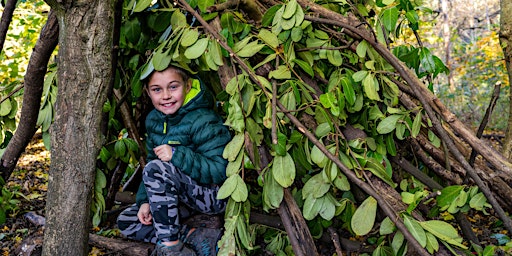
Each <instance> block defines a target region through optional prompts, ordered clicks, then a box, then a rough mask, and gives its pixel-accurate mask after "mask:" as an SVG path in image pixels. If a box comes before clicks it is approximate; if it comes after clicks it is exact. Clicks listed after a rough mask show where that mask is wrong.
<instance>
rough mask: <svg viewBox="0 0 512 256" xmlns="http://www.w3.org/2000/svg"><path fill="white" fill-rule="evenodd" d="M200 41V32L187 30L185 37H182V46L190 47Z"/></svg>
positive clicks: (184, 33)
mask: <svg viewBox="0 0 512 256" xmlns="http://www.w3.org/2000/svg"><path fill="white" fill-rule="evenodd" d="M197 39H199V32H198V31H197V30H195V29H185V31H184V32H183V35H182V36H181V41H180V44H181V45H182V46H183V47H189V46H191V45H193V44H194V43H195V42H197Z"/></svg>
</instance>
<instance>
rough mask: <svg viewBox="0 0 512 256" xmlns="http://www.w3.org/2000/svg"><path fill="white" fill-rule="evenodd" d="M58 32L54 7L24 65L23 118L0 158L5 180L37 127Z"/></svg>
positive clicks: (0, 173)
mask: <svg viewBox="0 0 512 256" xmlns="http://www.w3.org/2000/svg"><path fill="white" fill-rule="evenodd" d="M58 33H59V25H58V23H57V17H56V16H55V13H54V12H53V11H50V13H49V15H48V20H47V21H46V25H45V26H44V27H43V29H42V30H41V35H40V36H39V39H38V41H37V43H36V45H35V47H34V51H33V52H32V55H31V56H30V61H29V63H28V67H27V75H26V76H25V86H24V87H25V93H24V94H23V103H22V107H21V117H20V120H23V122H19V126H18V128H17V129H16V132H15V133H14V136H13V137H12V139H11V141H9V145H7V148H6V149H5V152H4V154H3V155H2V159H1V160H0V176H1V177H2V178H3V179H4V180H7V179H8V178H9V176H11V173H12V171H13V170H14V167H16V163H18V159H19V158H20V156H21V153H23V151H24V150H25V148H26V147H27V145H28V143H29V142H30V140H31V139H32V137H33V136H34V133H35V132H36V130H37V127H36V123H37V115H38V113H39V108H40V106H41V96H42V94H43V84H44V76H45V75H46V70H47V68H46V67H47V65H48V61H49V60H50V57H51V55H52V53H53V50H55V47H56V46H57V41H58Z"/></svg>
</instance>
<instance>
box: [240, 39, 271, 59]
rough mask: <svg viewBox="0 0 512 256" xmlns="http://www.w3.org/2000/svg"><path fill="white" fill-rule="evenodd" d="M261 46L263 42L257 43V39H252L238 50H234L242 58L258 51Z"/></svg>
mask: <svg viewBox="0 0 512 256" xmlns="http://www.w3.org/2000/svg"><path fill="white" fill-rule="evenodd" d="M263 47H265V45H264V44H259V43H258V41H252V42H250V43H249V44H247V45H246V46H245V47H243V48H242V49H240V51H238V52H236V54H237V55H238V56H240V57H242V58H249V57H252V56H253V55H254V54H256V53H258V52H259V51H260V50H261V49H262V48H263Z"/></svg>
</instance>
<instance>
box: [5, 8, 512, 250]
mask: <svg viewBox="0 0 512 256" xmlns="http://www.w3.org/2000/svg"><path fill="white" fill-rule="evenodd" d="M418 6H419V5H418ZM423 6H424V7H426V8H428V9H430V10H432V12H428V11H425V12H419V13H420V19H419V27H420V29H418V30H417V31H416V32H417V33H418V34H417V35H415V34H414V33H413V32H411V31H407V30H405V29H404V31H403V35H402V36H400V37H397V38H396V42H393V43H394V44H397V45H400V44H405V45H407V44H410V42H411V41H415V40H416V39H415V38H421V43H422V44H423V46H425V47H427V48H428V49H430V51H431V52H432V54H433V55H435V56H438V57H439V58H440V59H441V60H442V61H443V62H444V64H445V65H446V67H447V68H448V70H450V72H449V73H448V74H447V73H440V74H439V75H437V76H436V77H435V80H434V82H433V83H432V84H431V85H430V86H432V88H431V89H432V90H433V92H434V93H435V95H436V96H437V97H438V98H439V99H440V100H441V101H442V102H443V103H444V104H445V105H446V106H447V107H448V108H449V109H450V110H451V111H452V112H453V113H454V114H455V115H456V116H457V118H459V119H460V120H461V121H462V122H463V123H464V124H465V125H467V126H468V127H470V128H471V129H472V130H473V131H475V132H476V130H477V128H478V127H479V125H480V123H481V122H482V120H485V119H486V117H485V113H486V110H487V109H488V106H489V102H490V101H491V98H493V93H494V94H495V95H494V99H496V100H497V101H496V104H495V108H494V112H492V114H491V115H490V117H487V118H488V124H487V126H486V129H485V132H484V135H483V136H484V138H487V139H488V140H487V142H488V143H490V144H491V145H492V146H493V147H495V148H496V149H498V150H500V149H501V148H500V147H501V145H500V141H501V140H503V139H504V132H505V130H506V129H507V126H508V124H507V122H508V112H509V106H510V97H509V96H510V95H509V93H510V90H509V89H510V88H509V82H508V77H507V71H506V67H505V62H504V61H503V58H504V57H503V50H502V48H501V46H500V42H499V38H498V36H499V30H500V26H499V18H500V15H499V13H500V3H499V1H461V0H451V1H447V0H440V1H434V2H428V1H427V2H425V3H423ZM422 8H423V7H422ZM420 10H421V9H420ZM425 10H426V9H425ZM49 13H50V8H49V6H48V5H47V4H46V3H44V2H43V1H29V0H27V1H19V2H18V3H17V7H16V9H15V12H14V16H13V19H12V22H11V24H10V27H9V31H8V33H7V37H6V40H5V44H4V46H3V49H2V52H1V55H0V57H1V59H0V60H1V61H0V70H1V71H0V81H2V84H1V85H0V99H2V100H3V101H2V105H1V109H0V114H1V113H3V112H6V113H7V114H4V115H2V116H5V115H11V114H10V113H15V114H16V117H17V118H19V112H18V111H13V110H12V109H9V110H7V103H5V102H9V105H10V106H9V108H12V106H14V105H17V106H18V108H21V100H22V97H23V87H22V86H23V84H24V78H25V74H26V72H27V66H28V64H29V58H30V56H31V54H32V49H33V48H34V46H35V43H36V41H37V39H38V36H39V31H41V29H42V27H43V25H44V24H45V23H46V20H47V16H48V14H49ZM56 58H57V57H56V56H55V55H53V56H52V59H51V60H50V65H49V67H48V73H47V75H46V79H45V84H44V88H45V91H44V93H43V97H44V98H43V101H42V102H43V104H42V105H41V110H40V112H41V113H45V114H40V115H39V118H38V125H40V130H39V132H38V135H37V136H36V137H35V139H34V140H33V143H32V144H31V145H32V150H33V151H32V150H31V149H30V148H28V149H27V152H26V154H25V156H24V157H23V158H22V159H21V160H20V162H19V165H18V167H17V169H16V171H15V172H14V173H13V174H12V175H11V178H10V180H8V181H7V185H6V186H5V187H4V188H3V189H2V201H1V202H0V210H1V211H0V213H3V214H5V215H4V216H3V217H2V216H1V215H0V217H2V218H0V222H3V223H4V224H3V225H2V226H0V228H1V229H0V242H1V244H2V246H3V248H2V250H3V251H4V254H6V255H9V253H12V252H13V251H14V250H16V249H17V250H20V249H19V248H21V247H22V245H30V246H32V251H31V253H35V250H37V249H38V248H39V249H40V246H41V243H42V241H41V239H42V238H41V232H42V231H41V227H39V226H37V225H35V224H34V223H33V222H31V221H29V219H30V218H28V217H27V216H25V217H23V216H24V214H25V213H26V212H30V213H36V214H38V215H41V216H44V214H45V212H44V210H43V207H44V204H45V200H46V198H45V192H46V189H47V184H46V182H47V179H48V168H49V159H50V155H49V153H48V151H46V150H44V145H43V143H42V141H44V142H45V143H46V144H48V142H49V140H50V138H49V134H48V133H47V131H48V129H49V127H50V124H51V122H52V120H53V115H51V114H49V113H53V112H52V111H53V109H52V107H50V103H52V102H53V103H54V102H55V100H56V99H55V97H56V94H57V91H56V90H57V89H56V87H55V83H56V82H55V79H56V77H57V72H56V70H57V65H56V64H55V63H56ZM127 63H128V65H132V64H133V63H131V62H127ZM133 65H135V64H133ZM496 85H503V86H502V87H501V90H499V94H498V95H496V92H497V91H496V88H497V87H496ZM118 96H119V95H118ZM119 98H123V96H122V95H121V96H119ZM119 98H118V99H119ZM6 99H7V100H6ZM13 100H14V101H16V102H17V103H12V101H13ZM109 104H112V105H111V106H110V105H109ZM114 104H115V103H114V102H111V101H107V104H105V106H104V110H105V112H106V113H108V111H109V109H110V108H114ZM5 120H7V119H5ZM17 121H18V122H22V121H19V120H17ZM2 125H3V128H4V129H5V128H9V127H15V124H13V123H10V122H3V123H2ZM109 125H112V126H116V125H117V126H120V124H116V123H112V124H109ZM12 135H13V134H12V133H10V132H6V133H3V134H2V136H3V137H2V141H1V142H2V143H0V144H1V145H0V155H1V154H2V153H3V151H4V150H5V147H6V146H7V143H8V142H9V139H10V138H11V137H12ZM117 136H118V140H117V141H110V143H111V146H112V148H115V149H113V150H114V151H115V152H116V154H118V153H119V151H122V152H124V153H123V154H119V155H118V156H117V157H116V160H117V161H110V159H112V158H113V157H112V158H111V156H110V155H109V153H107V152H105V151H104V150H103V149H102V151H101V152H100V156H99V158H100V160H101V161H103V162H104V163H99V165H100V166H101V165H102V164H103V165H105V166H106V167H104V168H105V170H107V169H109V170H114V169H119V168H121V169H123V168H124V169H127V170H128V172H127V173H125V174H124V176H123V177H121V179H122V182H123V183H124V182H126V181H127V179H128V178H129V177H130V175H131V172H133V171H134V170H135V169H136V165H135V164H133V162H132V161H133V159H135V161H136V160H137V156H136V155H135V154H134V153H133V152H132V151H135V150H131V149H133V148H136V147H137V145H136V143H135V142H133V141H130V140H129V139H128V133H127V132H120V133H119V134H118V135H117ZM119 142H121V143H119ZM123 147H124V148H125V149H122V148H123ZM107 148H108V147H105V150H106V149H107ZM30 157H40V158H39V159H35V160H32V161H30V160H29V163H28V164H25V163H24V161H27V159H30ZM130 159H131V160H130ZM120 162H125V164H120ZM103 175H104V174H103ZM245 178H246V182H247V183H249V182H255V183H257V182H258V181H257V179H258V178H257V177H253V176H250V175H247V176H246V177H245ZM251 179H254V180H251ZM437 179H442V178H439V177H437ZM99 180H100V181H102V182H99ZM109 182H110V181H107V178H106V177H103V176H102V174H96V184H95V193H96V194H95V195H96V197H95V199H93V200H94V201H93V203H92V204H93V206H92V209H91V213H92V214H91V215H92V218H91V221H92V223H93V226H94V227H95V228H94V229H93V230H92V231H91V232H95V233H96V234H99V235H104V236H108V237H117V235H118V234H117V233H116V230H115V229H112V228H111V227H112V226H110V225H111V224H112V222H111V220H109V219H108V218H109V216H105V211H106V210H108V211H107V215H108V214H115V212H116V211H115V210H113V211H112V212H110V210H111V209H114V208H115V206H113V205H108V201H109V200H108V198H109V195H108V193H109V192H110V191H106V183H109ZM103 183H105V184H103ZM460 189H462V187H456V188H455V189H454V190H456V191H457V193H458V192H460ZM464 189H470V187H467V188H464ZM413 192H414V191H413ZM415 192H418V191H415ZM98 193H99V195H98ZM354 193H355V192H354ZM422 193H423V192H422ZM422 193H420V194H422ZM468 194H472V196H475V194H476V190H473V191H472V190H471V189H470V190H469V191H468ZM411 195H414V193H412V194H411ZM110 196H111V195H110ZM232 196H233V195H232ZM402 196H403V197H404V195H402ZM423 196H424V197H422V198H421V200H424V201H425V200H428V198H427V197H432V196H435V195H431V194H428V195H427V194H425V195H423ZM413 197H414V196H413ZM104 198H106V199H104ZM466 199H467V198H466ZM102 200H103V201H102ZM403 200H404V201H405V202H408V203H410V204H419V201H418V202H415V200H414V199H410V200H409V201H408V200H406V199H403ZM299 201H300V200H299ZM354 201H358V200H354ZM424 201H422V203H424ZM98 202H103V205H102V204H101V203H99V204H98ZM106 202H107V205H105V203H106ZM364 202H367V201H366V200H362V199H360V200H359V203H361V205H360V207H361V209H362V208H364V207H363V206H364V205H365V204H364ZM468 202H469V200H468ZM465 203H466V202H463V204H461V205H460V206H464V205H465ZM367 204H369V203H367ZM113 207H114V208H113ZM238 207H241V206H238ZM466 207H468V206H466ZM267 210H268V209H267ZM465 210H466V211H468V209H465ZM489 210H490V209H489V206H488V205H487V204H485V205H484V203H482V206H481V207H480V210H479V211H473V209H470V210H469V213H468V219H469V220H470V221H471V222H472V227H473V228H474V229H475V233H477V234H478V237H479V238H480V240H481V244H480V245H481V247H480V249H479V247H478V246H476V245H474V244H471V243H470V242H468V240H470V239H468V240H464V242H463V243H464V244H465V245H466V246H469V247H470V248H471V249H470V251H472V252H474V253H478V254H479V255H492V254H494V253H507V252H510V248H511V247H512V244H511V243H510V238H509V236H508V235H509V234H508V232H507V230H506V228H504V227H503V226H502V223H500V220H499V218H497V217H496V216H495V215H494V213H493V212H492V213H491V214H490V215H488V214H489V213H488V212H487V211H489ZM242 211H243V210H242ZM355 212H356V211H355V208H354V209H353V210H352V214H356V213H355ZM351 216H353V215H351ZM440 216H441V218H440V219H444V220H445V221H451V220H452V219H451V218H453V216H451V215H450V214H445V215H442V214H441V215H440ZM29 217H30V216H29ZM110 217H111V216H110ZM227 217H229V216H227ZM227 219H229V218H227ZM379 219H382V218H379ZM406 219H407V218H406ZM109 221H110V222H109ZM310 223H314V224H311V226H310V228H311V229H312V230H313V231H312V232H313V236H314V238H315V239H316V240H321V239H320V237H321V236H322V233H324V234H327V233H329V231H332V230H329V229H327V228H328V227H330V226H333V223H332V222H330V221H322V220H320V218H319V217H318V218H316V219H315V220H312V222H310ZM319 226H322V227H323V229H322V228H321V229H322V230H320V231H319V230H318V229H317V228H316V227H319ZM382 226H385V225H384V224H381V228H382ZM413 226H414V225H413ZM409 227H410V226H408V228H409ZM238 228H240V227H238ZM345 228H346V229H347V230H344V231H339V230H338V232H339V233H340V235H341V237H344V236H346V237H350V239H351V240H356V241H357V242H360V243H361V244H365V245H370V246H373V247H370V248H371V250H370V251H371V252H367V253H369V254H372V253H373V255H396V254H400V253H401V254H403V253H406V250H405V251H404V249H403V244H402V243H401V244H399V245H397V243H399V242H397V240H396V237H398V236H396V235H395V236H394V237H395V238H385V236H384V235H382V234H385V232H383V231H382V229H381V230H380V236H379V230H378V229H375V230H374V231H373V232H371V233H370V234H367V233H366V234H362V235H361V236H357V235H356V236H354V233H352V232H354V231H353V230H351V228H350V227H348V228H347V227H345ZM240 229H243V228H240ZM277 230H278V229H277ZM238 232H239V233H238V236H239V237H237V245H236V246H237V250H239V251H237V252H240V250H242V249H240V248H245V249H247V248H249V247H250V248H254V246H259V247H260V248H263V249H259V250H256V251H253V252H252V253H253V254H255V255H259V254H261V253H267V254H280V255H287V254H288V255H289V254H292V251H293V250H292V248H291V247H293V246H292V245H291V244H290V243H293V242H290V241H288V240H287V238H286V235H284V234H285V233H282V232H280V231H275V230H273V229H267V230H266V231H261V230H259V231H258V230H256V229H251V232H252V233H251V236H253V237H249V238H247V237H245V238H242V237H240V233H243V232H241V231H240V230H239V231H238ZM258 232H260V233H259V234H260V235H262V234H263V237H264V238H261V237H259V239H257V238H256V237H257V235H256V234H258ZM356 233H357V232H356ZM329 234H330V235H331V238H332V237H335V236H334V233H329ZM336 235H338V234H336ZM413 236H414V234H413ZM29 238H30V239H29ZM38 239H39V240H38ZM244 239H245V240H244ZM386 239H389V242H388V243H386V242H383V241H384V240H386ZM402 240H403V237H402ZM448 240H449V239H448ZM247 241H250V243H251V244H250V245H248V244H247ZM457 241H458V240H457ZM402 242H403V241H402ZM445 242H446V241H445ZM318 243H319V245H317V247H318V248H319V250H320V251H321V253H322V254H324V253H329V254H332V253H334V252H338V253H339V251H340V249H338V248H336V246H332V245H331V246H329V245H326V244H328V243H323V244H321V243H320V242H318ZM345 243H349V242H347V241H345ZM394 243H395V244H394ZM342 244H343V242H342ZM444 245H445V246H446V244H444ZM30 246H29V247H30ZM345 246H347V245H345ZM359 246H360V245H359ZM430 246H431V248H430V249H432V248H434V247H435V246H433V245H430ZM432 246H433V247H432ZM239 247H240V248H239ZM324 247H326V248H324ZM448 247H449V246H448ZM358 248H359V247H358ZM484 248H485V249H484ZM344 249H346V247H345V248H344ZM105 250H107V251H108V249H98V248H97V247H93V249H92V250H91V251H90V254H93V255H97V254H103V253H108V252H105ZM350 250H353V251H359V250H360V248H359V249H354V248H352V249H346V251H350ZM458 252H460V251H458ZM110 253H112V252H110ZM114 253H115V251H114ZM247 253H249V254H250V253H251V250H248V252H247ZM295 253H296V254H297V252H296V251H295ZM359 253H362V252H361V251H359ZM439 253H449V252H448V251H446V250H445V251H443V250H441V252H439ZM452 253H454V251H452ZM465 253H469V251H465Z"/></svg>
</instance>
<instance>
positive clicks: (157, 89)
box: [151, 87, 161, 92]
mask: <svg viewBox="0 0 512 256" xmlns="http://www.w3.org/2000/svg"><path fill="white" fill-rule="evenodd" d="M160 90H161V89H160V88H158V87H156V88H153V89H151V91H154V92H159V91H160Z"/></svg>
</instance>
